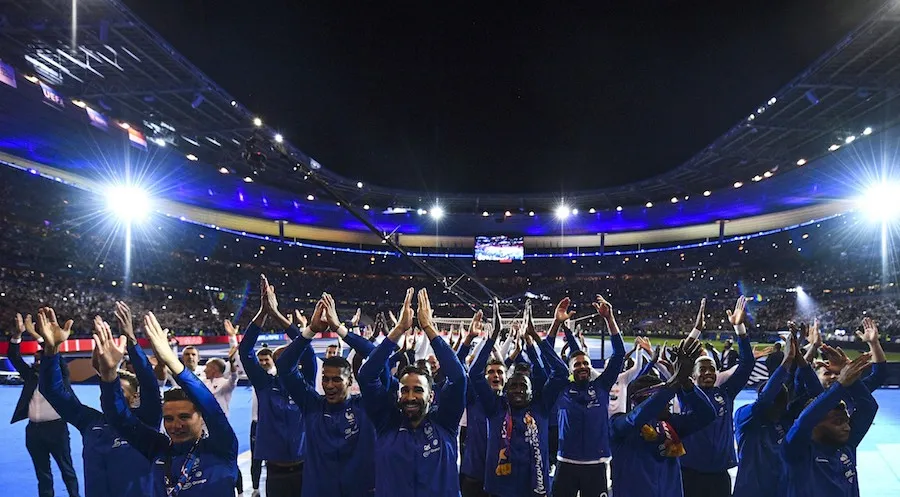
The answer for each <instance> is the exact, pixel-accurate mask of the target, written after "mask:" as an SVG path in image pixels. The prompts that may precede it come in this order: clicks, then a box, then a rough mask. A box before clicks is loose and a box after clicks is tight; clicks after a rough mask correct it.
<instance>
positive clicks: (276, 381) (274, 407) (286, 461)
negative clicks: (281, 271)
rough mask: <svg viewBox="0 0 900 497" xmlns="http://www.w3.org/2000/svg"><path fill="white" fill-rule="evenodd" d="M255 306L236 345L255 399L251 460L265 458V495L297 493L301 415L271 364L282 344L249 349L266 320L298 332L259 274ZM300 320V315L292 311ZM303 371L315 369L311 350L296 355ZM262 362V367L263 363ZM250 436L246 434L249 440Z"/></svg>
mask: <svg viewBox="0 0 900 497" xmlns="http://www.w3.org/2000/svg"><path fill="white" fill-rule="evenodd" d="M259 288H260V306H259V312H257V313H256V316H255V317H254V318H253V321H251V323H250V326H248V327H247V331H246V332H245V333H244V339H243V340H241V343H240V345H238V355H239V357H240V360H241V363H243V364H244V370H245V372H246V373H247V378H249V379H250V384H251V385H253V389H254V391H255V394H256V395H255V397H256V400H257V402H256V407H257V414H258V420H257V422H256V424H255V426H253V425H251V428H255V433H256V434H255V438H256V440H255V442H252V443H253V445H255V447H252V446H251V447H252V448H251V450H252V451H253V454H252V455H251V457H252V458H253V462H254V464H257V463H258V464H261V463H262V461H263V460H265V461H266V495H268V496H270V497H281V496H286V495H296V492H297V489H298V488H301V486H302V484H303V462H304V459H305V454H306V430H305V429H304V425H303V413H302V411H301V410H300V408H299V406H298V405H297V404H296V403H295V402H292V401H291V398H290V395H289V393H288V389H287V388H286V386H285V384H284V378H283V376H281V375H278V374H277V370H276V369H275V363H276V362H277V360H278V359H280V358H281V357H280V356H283V355H284V351H285V350H286V349H285V348H280V349H278V350H276V351H275V352H274V353H273V352H271V351H268V349H263V350H266V351H268V354H262V355H260V354H261V353H262V351H260V352H259V353H257V354H256V355H254V354H253V347H254V346H255V345H256V341H257V339H258V338H259V334H260V333H261V332H262V326H264V324H265V321H266V319H267V318H269V317H271V318H272V320H273V321H275V327H276V328H277V329H282V330H285V333H286V334H287V335H288V337H289V338H291V339H296V338H297V337H298V336H299V329H298V328H297V324H295V323H293V322H292V321H291V319H289V318H287V317H285V316H284V315H283V314H282V313H281V312H280V311H279V310H278V300H277V299H276V296H275V288H274V287H273V286H272V285H270V284H269V281H268V280H267V279H266V277H265V276H264V275H260V286H259ZM296 316H297V322H298V323H300V322H301V320H300V319H299V313H297V314H296ZM297 360H300V361H302V362H303V367H304V369H305V370H309V369H312V370H314V369H315V361H314V360H313V354H312V353H309V354H305V355H304V357H303V358H302V359H301V358H300V357H295V363H296V361H297ZM264 362H265V363H266V365H265V366H264V365H263V363H264ZM252 440H253V439H252V438H251V441H252ZM250 469H251V476H252V477H253V488H254V492H255V491H256V490H257V489H258V488H259V477H258V476H257V475H258V473H256V474H254V473H253V467H252V466H251V468H250Z"/></svg>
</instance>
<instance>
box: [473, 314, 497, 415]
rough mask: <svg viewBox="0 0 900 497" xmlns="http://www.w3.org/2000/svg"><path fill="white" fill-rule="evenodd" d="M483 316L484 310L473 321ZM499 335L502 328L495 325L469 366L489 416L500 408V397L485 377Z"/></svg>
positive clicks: (474, 385)
mask: <svg viewBox="0 0 900 497" xmlns="http://www.w3.org/2000/svg"><path fill="white" fill-rule="evenodd" d="M482 316H483V314H482V312H481V311H478V313H477V314H475V317H474V318H473V322H474V321H475V320H478V321H480V320H481V318H482ZM498 336H500V328H499V327H496V326H495V327H494V328H493V330H492V331H491V336H490V337H488V338H487V339H485V340H484V341H483V342H482V343H481V344H479V347H480V350H479V351H478V355H477V356H476V357H475V360H474V361H472V366H471V367H470V368H469V381H470V383H471V385H472V389H473V390H474V391H475V395H477V397H478V401H479V402H481V405H482V406H484V411H485V413H486V414H487V415H488V416H490V415H492V414H493V413H495V412H496V411H497V409H499V408H500V398H499V397H497V394H496V393H495V392H494V391H493V390H492V389H491V387H490V385H488V382H487V380H486V379H485V378H484V370H485V369H486V368H487V363H488V360H489V359H490V358H491V353H492V351H493V349H494V344H495V343H497V337H498Z"/></svg>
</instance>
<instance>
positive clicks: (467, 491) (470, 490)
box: [459, 475, 490, 497]
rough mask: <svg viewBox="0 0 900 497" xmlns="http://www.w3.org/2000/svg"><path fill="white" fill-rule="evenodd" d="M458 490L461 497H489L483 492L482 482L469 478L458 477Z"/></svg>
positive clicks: (464, 476)
mask: <svg viewBox="0 0 900 497" xmlns="http://www.w3.org/2000/svg"><path fill="white" fill-rule="evenodd" d="M459 489H460V491H461V492H462V497H490V495H489V494H488V493H487V492H485V491H484V481H483V480H476V479H475V478H472V477H470V476H466V475H459Z"/></svg>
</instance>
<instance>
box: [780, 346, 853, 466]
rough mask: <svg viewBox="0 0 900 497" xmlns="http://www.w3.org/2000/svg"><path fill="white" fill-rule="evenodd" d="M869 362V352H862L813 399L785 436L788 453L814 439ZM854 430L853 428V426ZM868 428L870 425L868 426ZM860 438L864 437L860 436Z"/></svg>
mask: <svg viewBox="0 0 900 497" xmlns="http://www.w3.org/2000/svg"><path fill="white" fill-rule="evenodd" d="M868 364H869V354H868V353H866V354H862V355H860V356H859V357H857V358H856V359H854V360H853V361H851V362H850V363H849V364H847V365H846V366H844V368H843V369H841V373H840V375H839V376H838V379H837V381H835V382H834V384H832V385H831V387H830V388H829V389H828V390H826V391H825V393H823V394H822V395H819V396H818V397H816V398H815V400H813V401H812V403H810V404H809V405H808V406H806V408H805V409H803V412H801V413H800V416H799V417H798V418H797V420H796V421H794V425H793V426H792V427H791V429H790V431H788V433H787V437H786V438H785V450H787V451H788V453H790V452H792V451H797V450H800V449H801V448H802V447H805V446H806V445H807V444H809V443H810V441H811V440H812V433H813V429H814V428H815V427H816V425H818V424H819V422H821V421H822V419H823V418H824V417H825V415H826V414H828V411H830V410H832V409H834V408H835V407H836V406H837V405H838V402H840V401H841V400H843V399H844V398H846V396H847V394H848V392H847V389H848V388H849V387H850V386H851V385H852V384H853V383H856V381H857V380H858V379H859V377H860V376H861V375H862V372H863V370H864V369H865V368H866V367H867V366H868ZM851 430H852V428H851ZM866 430H868V427H866ZM860 439H862V438H861V437H860Z"/></svg>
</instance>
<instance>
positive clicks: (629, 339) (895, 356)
mask: <svg viewBox="0 0 900 497" xmlns="http://www.w3.org/2000/svg"><path fill="white" fill-rule="evenodd" d="M633 342H634V337H633V336H626V337H625V343H626V344H630V343H633ZM665 342H668V344H669V345H675V344H676V343H677V340H675V339H674V338H650V343H651V344H653V346H654V347H656V346H657V345H662V344H663V343H665ZM709 342H710V343H712V344H713V346H714V347H715V348H716V350H718V351H719V352H721V351H722V347H723V344H724V342H723V341H721V340H709ZM704 343H706V341H704ZM765 345H769V344H762V343H755V342H754V343H753V347H754V348H762V347H764V346H765ZM626 350H630V347H628V348H627V349H626ZM845 352H847V356H848V357H850V358H851V359H852V358H854V357H856V356H857V355H859V352H856V351H854V350H847V351H845ZM884 355H885V356H886V357H887V360H888V362H900V353H898V352H885V354H884Z"/></svg>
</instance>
